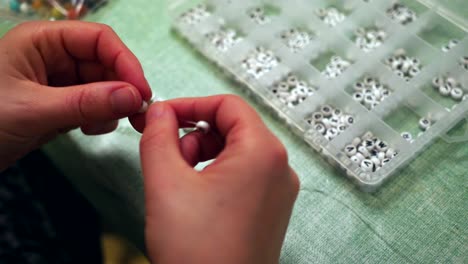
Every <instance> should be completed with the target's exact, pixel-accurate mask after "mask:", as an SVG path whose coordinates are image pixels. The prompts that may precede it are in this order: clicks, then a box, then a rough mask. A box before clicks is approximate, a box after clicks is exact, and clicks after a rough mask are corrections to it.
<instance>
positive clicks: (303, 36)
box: [281, 29, 312, 53]
mask: <svg viewBox="0 0 468 264" xmlns="http://www.w3.org/2000/svg"><path fill="white" fill-rule="evenodd" d="M281 38H282V39H283V41H284V43H285V44H286V46H287V47H288V48H289V49H290V50H291V51H292V52H293V53H297V52H299V51H301V50H302V49H304V47H306V46H307V45H309V44H310V41H311V40H312V35H311V34H309V32H307V31H305V30H300V29H290V30H287V31H284V32H283V33H281Z"/></svg>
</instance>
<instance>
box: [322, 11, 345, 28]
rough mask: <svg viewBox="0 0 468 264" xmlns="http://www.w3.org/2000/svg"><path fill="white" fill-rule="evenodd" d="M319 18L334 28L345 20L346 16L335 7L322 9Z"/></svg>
mask: <svg viewBox="0 0 468 264" xmlns="http://www.w3.org/2000/svg"><path fill="white" fill-rule="evenodd" d="M317 15H318V17H319V18H320V19H321V20H322V21H323V22H324V23H325V24H327V25H328V26H330V27H334V26H336V25H338V24H339V23H341V22H342V21H343V20H345V18H346V15H345V14H343V13H341V12H340V11H339V10H338V9H336V8H334V7H329V8H320V9H318V10H317Z"/></svg>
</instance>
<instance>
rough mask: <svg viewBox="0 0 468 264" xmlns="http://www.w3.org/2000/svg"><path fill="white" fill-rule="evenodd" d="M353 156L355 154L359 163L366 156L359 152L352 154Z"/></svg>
mask: <svg viewBox="0 0 468 264" xmlns="http://www.w3.org/2000/svg"><path fill="white" fill-rule="evenodd" d="M354 156H356V158H358V159H359V163H361V162H362V161H363V160H364V159H365V158H366V157H364V155H362V154H361V153H359V152H358V153H356V155H354Z"/></svg>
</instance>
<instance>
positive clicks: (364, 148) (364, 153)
mask: <svg viewBox="0 0 468 264" xmlns="http://www.w3.org/2000/svg"><path fill="white" fill-rule="evenodd" d="M358 151H359V152H360V153H361V154H362V155H364V157H369V156H370V153H369V150H367V148H366V147H364V146H360V147H359V148H358Z"/></svg>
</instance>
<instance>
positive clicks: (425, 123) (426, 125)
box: [419, 117, 431, 131]
mask: <svg viewBox="0 0 468 264" xmlns="http://www.w3.org/2000/svg"><path fill="white" fill-rule="evenodd" d="M430 126H431V120H429V119H427V118H425V117H423V118H421V119H420V120H419V128H421V129H422V130H423V131H426V130H427V129H428V128H429V127H430Z"/></svg>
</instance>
